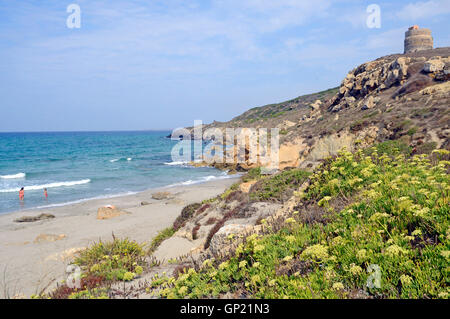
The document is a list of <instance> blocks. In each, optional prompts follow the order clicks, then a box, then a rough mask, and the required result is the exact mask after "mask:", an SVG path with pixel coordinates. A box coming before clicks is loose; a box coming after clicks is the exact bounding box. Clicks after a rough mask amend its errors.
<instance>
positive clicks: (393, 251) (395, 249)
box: [385, 244, 408, 257]
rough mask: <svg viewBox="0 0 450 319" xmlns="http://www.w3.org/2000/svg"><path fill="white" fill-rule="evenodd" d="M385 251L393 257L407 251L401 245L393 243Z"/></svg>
mask: <svg viewBox="0 0 450 319" xmlns="http://www.w3.org/2000/svg"><path fill="white" fill-rule="evenodd" d="M385 253H386V255H388V256H391V257H395V256H398V255H402V254H407V253H408V251H407V250H406V249H403V248H402V247H400V246H398V245H395V244H394V245H391V246H389V247H388V248H386V252H385Z"/></svg>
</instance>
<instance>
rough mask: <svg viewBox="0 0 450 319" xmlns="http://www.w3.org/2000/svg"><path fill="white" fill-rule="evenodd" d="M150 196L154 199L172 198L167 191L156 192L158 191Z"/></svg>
mask: <svg viewBox="0 0 450 319" xmlns="http://www.w3.org/2000/svg"><path fill="white" fill-rule="evenodd" d="M152 198H153V199H156V200H164V199H170V198H173V196H172V194H171V193H169V192H158V193H154V194H152Z"/></svg>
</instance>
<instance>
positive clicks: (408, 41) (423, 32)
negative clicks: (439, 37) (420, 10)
mask: <svg viewBox="0 0 450 319" xmlns="http://www.w3.org/2000/svg"><path fill="white" fill-rule="evenodd" d="M430 49H433V37H432V36H431V30H430V29H420V28H419V27H418V26H417V25H414V26H412V27H410V28H409V29H408V31H406V32H405V53H410V52H416V51H421V50H430Z"/></svg>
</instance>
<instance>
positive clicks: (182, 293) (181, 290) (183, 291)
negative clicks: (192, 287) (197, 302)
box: [178, 286, 188, 296]
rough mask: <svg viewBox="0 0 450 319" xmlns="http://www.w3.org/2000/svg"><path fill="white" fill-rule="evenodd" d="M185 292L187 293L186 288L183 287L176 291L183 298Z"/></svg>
mask: <svg viewBox="0 0 450 319" xmlns="http://www.w3.org/2000/svg"><path fill="white" fill-rule="evenodd" d="M187 291H188V287H186V286H183V287H181V288H180V289H178V294H180V295H182V296H183V295H184V294H186V292H187Z"/></svg>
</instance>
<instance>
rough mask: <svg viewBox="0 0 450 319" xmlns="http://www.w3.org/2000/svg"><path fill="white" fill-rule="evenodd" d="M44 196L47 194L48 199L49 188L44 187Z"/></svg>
mask: <svg viewBox="0 0 450 319" xmlns="http://www.w3.org/2000/svg"><path fill="white" fill-rule="evenodd" d="M44 196H45V199H48V194H47V188H44Z"/></svg>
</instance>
